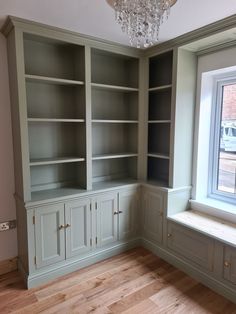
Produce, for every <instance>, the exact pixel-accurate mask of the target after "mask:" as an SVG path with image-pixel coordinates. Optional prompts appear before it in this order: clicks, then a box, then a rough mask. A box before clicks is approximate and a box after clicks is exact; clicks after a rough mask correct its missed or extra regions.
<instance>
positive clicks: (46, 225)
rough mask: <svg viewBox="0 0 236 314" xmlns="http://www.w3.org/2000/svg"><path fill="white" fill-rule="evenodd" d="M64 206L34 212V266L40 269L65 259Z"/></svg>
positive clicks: (38, 209) (48, 207) (51, 206)
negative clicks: (60, 227)
mask: <svg viewBox="0 0 236 314" xmlns="http://www.w3.org/2000/svg"><path fill="white" fill-rule="evenodd" d="M64 222H65V219H64V205H63V204H57V205H50V206H44V207H40V208H37V209H36V210H35V239H36V240H35V241H36V243H35V244H36V266H37V268H41V267H44V266H48V265H51V264H54V263H56V262H59V261H62V260H64V259H65V230H64V229H60V230H59V226H60V225H62V226H63V225H64Z"/></svg>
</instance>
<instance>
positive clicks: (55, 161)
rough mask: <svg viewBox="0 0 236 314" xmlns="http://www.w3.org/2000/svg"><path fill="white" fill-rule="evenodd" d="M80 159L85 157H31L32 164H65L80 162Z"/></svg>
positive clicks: (82, 159)
mask: <svg viewBox="0 0 236 314" xmlns="http://www.w3.org/2000/svg"><path fill="white" fill-rule="evenodd" d="M80 161H85V158H79V157H68V158H65V157H61V158H40V159H31V160H30V166H43V165H55V164H64V163H71V162H80Z"/></svg>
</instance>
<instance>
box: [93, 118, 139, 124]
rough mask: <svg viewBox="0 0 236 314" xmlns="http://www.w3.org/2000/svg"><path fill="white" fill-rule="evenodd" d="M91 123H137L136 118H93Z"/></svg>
mask: <svg viewBox="0 0 236 314" xmlns="http://www.w3.org/2000/svg"><path fill="white" fill-rule="evenodd" d="M92 122H93V123H138V120H103V119H93V120H92Z"/></svg>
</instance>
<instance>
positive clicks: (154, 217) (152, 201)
mask: <svg viewBox="0 0 236 314" xmlns="http://www.w3.org/2000/svg"><path fill="white" fill-rule="evenodd" d="M163 206H164V204H163V195H162V194H158V193H156V192H150V191H146V193H145V195H144V212H143V218H144V222H143V233H144V237H145V238H147V239H148V240H150V241H153V242H155V243H158V244H161V243H162V239H163V236H162V234H163Z"/></svg>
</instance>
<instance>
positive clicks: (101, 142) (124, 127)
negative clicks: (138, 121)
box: [92, 123, 137, 155]
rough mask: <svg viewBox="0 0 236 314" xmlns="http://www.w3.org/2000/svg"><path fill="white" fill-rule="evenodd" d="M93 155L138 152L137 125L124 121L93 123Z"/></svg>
mask: <svg viewBox="0 0 236 314" xmlns="http://www.w3.org/2000/svg"><path fill="white" fill-rule="evenodd" d="M92 133H93V140H92V150H93V155H100V154H116V153H124V152H132V153H137V125H135V124H122V123H114V124H113V123H94V124H93V132H92Z"/></svg>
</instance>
